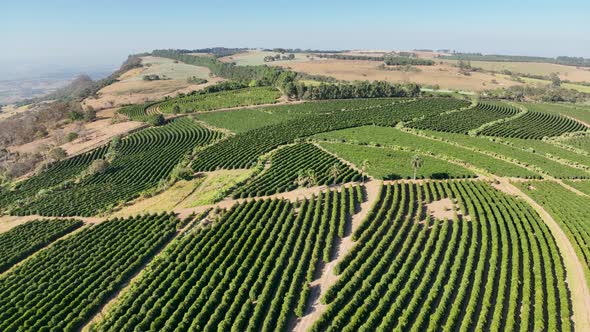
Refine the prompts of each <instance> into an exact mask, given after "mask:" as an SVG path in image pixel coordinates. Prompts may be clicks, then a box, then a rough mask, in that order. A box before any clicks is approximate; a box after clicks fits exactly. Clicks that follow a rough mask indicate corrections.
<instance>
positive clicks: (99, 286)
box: [0, 214, 178, 331]
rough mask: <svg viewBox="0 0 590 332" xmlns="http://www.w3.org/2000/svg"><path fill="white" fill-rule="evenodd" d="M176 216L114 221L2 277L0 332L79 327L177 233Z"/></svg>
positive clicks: (86, 231)
mask: <svg viewBox="0 0 590 332" xmlns="http://www.w3.org/2000/svg"><path fill="white" fill-rule="evenodd" d="M177 222H178V219H176V217H174V216H173V215H168V214H161V215H148V216H142V217H136V218H129V219H114V220H110V221H105V222H103V223H100V224H98V225H95V226H92V227H88V228H86V229H83V230H81V231H80V232H79V233H77V234H74V235H72V236H71V237H69V238H67V239H64V240H62V241H58V242H56V243H55V244H54V245H53V246H51V247H50V248H48V249H47V250H44V251H41V252H39V253H38V254H37V255H35V256H33V257H31V259H29V260H27V261H26V262H24V263H23V264H22V265H20V266H18V267H16V268H14V269H13V270H11V271H9V272H8V273H7V274H5V275H3V276H2V277H1V282H0V330H1V331H17V330H18V331H49V330H50V329H51V330H54V331H76V330H79V329H80V328H81V327H82V325H83V324H84V323H86V322H87V321H88V320H89V319H90V318H91V317H92V316H93V315H94V314H95V313H96V312H97V311H98V310H99V309H100V308H101V306H103V305H104V304H105V303H106V302H107V301H108V299H109V298H110V297H111V296H113V295H114V294H115V293H116V292H117V290H119V289H120V288H121V287H122V286H123V284H124V283H125V282H126V281H127V280H128V279H129V278H130V277H131V276H132V275H133V274H134V273H136V272H137V271H138V270H139V269H140V268H141V266H143V265H144V264H146V263H147V262H148V261H149V260H150V259H151V258H152V257H153V255H154V254H155V253H156V252H157V251H158V250H159V249H160V248H161V247H162V246H163V245H164V244H165V243H166V242H168V241H169V239H170V238H171V237H172V236H173V235H174V234H175V232H176V223H177Z"/></svg>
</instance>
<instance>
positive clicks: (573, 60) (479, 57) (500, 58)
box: [439, 53, 590, 67]
mask: <svg viewBox="0 0 590 332" xmlns="http://www.w3.org/2000/svg"><path fill="white" fill-rule="evenodd" d="M439 57H440V58H442V59H449V60H469V61H494V62H543V63H554V64H559V65H566V66H576V67H590V59H587V58H582V57H571V56H558V57H556V58H548V57H540V56H525V55H498V54H485V55H484V54H482V53H454V54H453V55H441V56H439Z"/></svg>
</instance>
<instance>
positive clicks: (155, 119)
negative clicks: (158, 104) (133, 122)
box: [146, 114, 166, 127]
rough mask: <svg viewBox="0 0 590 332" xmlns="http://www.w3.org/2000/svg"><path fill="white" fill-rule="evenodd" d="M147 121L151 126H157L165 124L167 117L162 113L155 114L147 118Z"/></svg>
mask: <svg viewBox="0 0 590 332" xmlns="http://www.w3.org/2000/svg"><path fill="white" fill-rule="evenodd" d="M146 122H147V123H148V124H149V125H151V126H154V127H157V126H161V125H163V124H165V123H166V119H165V118H164V115H162V114H153V115H150V116H149V117H148V118H147V120H146Z"/></svg>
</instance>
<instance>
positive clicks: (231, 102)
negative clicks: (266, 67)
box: [146, 86, 281, 114]
mask: <svg viewBox="0 0 590 332" xmlns="http://www.w3.org/2000/svg"><path fill="white" fill-rule="evenodd" d="M280 96H281V93H280V91H278V90H277V89H275V88H272V87H264V86H263V87H252V88H244V89H238V90H230V91H221V92H215V93H206V94H195V95H188V96H185V97H180V98H174V99H170V100H166V101H163V102H161V103H158V104H156V105H152V106H150V107H148V108H147V109H146V111H147V114H151V113H154V112H162V113H174V108H175V106H178V107H177V110H178V111H177V113H193V112H203V111H211V110H215V109H220V108H230V107H239V106H249V105H260V104H272V103H275V102H277V99H278V98H279V97H280ZM155 108H157V110H156V109H155Z"/></svg>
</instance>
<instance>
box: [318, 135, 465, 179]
mask: <svg viewBox="0 0 590 332" xmlns="http://www.w3.org/2000/svg"><path fill="white" fill-rule="evenodd" d="M320 145H321V146H322V147H323V148H325V149H326V150H328V151H330V152H332V153H334V154H335V155H337V156H338V157H340V158H342V159H345V160H347V161H349V162H351V163H353V164H355V165H356V166H357V167H360V166H361V165H362V163H363V161H364V160H367V161H368V162H369V166H368V167H367V173H368V174H369V175H370V176H373V177H376V178H377V179H382V180H394V179H409V178H412V177H413V175H414V170H413V168H412V160H413V158H414V156H416V155H418V156H420V158H421V159H422V166H421V167H420V168H419V169H418V171H417V172H416V178H418V179H424V178H427V179H446V178H464V177H472V176H473V177H474V176H475V174H474V173H473V172H471V171H469V170H467V169H465V168H463V167H461V166H458V165H454V164H451V163H449V162H447V161H444V160H440V159H436V158H433V157H430V156H428V155H425V154H417V153H414V152H408V151H400V150H394V149H390V148H379V147H370V146H360V145H355V144H345V143H329V142H322V143H320Z"/></svg>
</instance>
